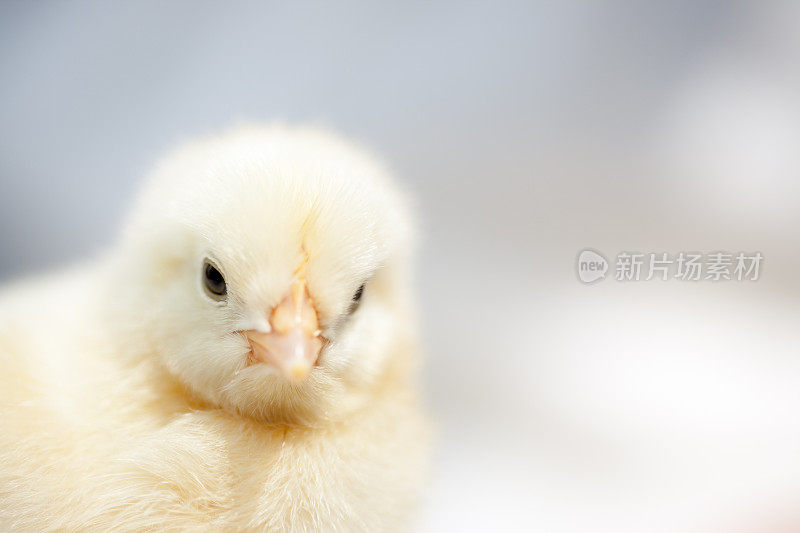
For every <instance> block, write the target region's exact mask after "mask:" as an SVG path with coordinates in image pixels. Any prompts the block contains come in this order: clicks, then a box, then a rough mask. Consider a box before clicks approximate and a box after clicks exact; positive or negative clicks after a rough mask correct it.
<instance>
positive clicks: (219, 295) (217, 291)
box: [203, 261, 228, 300]
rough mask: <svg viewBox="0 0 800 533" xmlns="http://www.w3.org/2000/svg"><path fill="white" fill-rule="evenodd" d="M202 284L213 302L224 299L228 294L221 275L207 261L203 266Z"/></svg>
mask: <svg viewBox="0 0 800 533" xmlns="http://www.w3.org/2000/svg"><path fill="white" fill-rule="evenodd" d="M203 284H204V285H205V288H206V290H207V291H208V293H209V295H210V296H211V297H212V298H214V299H215V300H222V299H224V298H225V295H226V294H227V292H228V287H227V285H226V284H225V278H224V277H222V273H221V272H220V271H219V270H218V269H217V267H215V266H214V265H212V264H211V263H209V262H208V261H206V262H205V264H204V265H203Z"/></svg>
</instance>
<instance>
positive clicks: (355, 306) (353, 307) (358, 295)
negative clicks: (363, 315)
mask: <svg viewBox="0 0 800 533" xmlns="http://www.w3.org/2000/svg"><path fill="white" fill-rule="evenodd" d="M362 296H364V285H361V286H360V287H359V288H358V290H357V291H356V292H355V294H353V301H352V302H351V303H350V309H349V312H350V313H354V312H355V310H356V309H358V304H359V303H361V297H362Z"/></svg>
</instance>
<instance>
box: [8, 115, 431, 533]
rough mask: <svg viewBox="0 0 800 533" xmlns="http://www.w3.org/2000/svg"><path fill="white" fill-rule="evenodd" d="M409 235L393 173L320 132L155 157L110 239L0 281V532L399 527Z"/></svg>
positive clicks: (404, 491)
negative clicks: (52, 265)
mask: <svg viewBox="0 0 800 533" xmlns="http://www.w3.org/2000/svg"><path fill="white" fill-rule="evenodd" d="M411 244H412V231H411V223H410V217H409V213H408V211H407V207H406V204H405V202H404V200H403V197H402V195H401V194H400V191H399V190H398V189H397V187H396V185H395V184H394V183H393V182H392V181H391V179H390V178H389V177H388V176H387V173H386V171H385V170H384V168H383V167H382V166H381V165H380V164H379V163H377V162H376V161H375V160H374V159H373V158H372V157H370V156H369V155H368V154H366V153H365V152H363V151H362V150H361V149H360V148H358V147H356V146H354V145H353V144H351V143H349V142H346V141H344V140H341V139H340V138H338V137H337V136H335V135H333V134H330V133H327V132H324V131H320V130H317V129H313V128H289V127H284V126H280V125H274V126H265V127H261V126H250V127H241V128H237V129H235V130H233V131H230V132H228V133H226V134H224V135H222V136H219V137H212V138H206V139H202V140H199V141H196V142H194V143H192V144H189V145H188V146H185V147H183V148H181V149H180V150H178V151H177V152H176V153H175V154H174V155H172V156H171V157H168V158H167V159H165V160H164V161H162V162H161V163H160V164H159V165H158V166H157V168H156V170H155V172H154V173H153V174H152V176H151V177H150V179H149V182H148V183H147V186H146V187H145V189H144V191H143V193H142V195H141V197H140V198H139V200H138V202H137V204H136V206H135V209H134V210H133V212H132V216H131V217H130V218H129V220H128V223H127V225H126V229H125V231H124V232H123V235H122V236H121V238H120V239H119V241H118V243H117V244H116V245H115V246H113V247H112V249H110V250H109V251H108V252H107V253H105V254H103V255H102V256H101V257H98V258H96V259H95V260H92V261H88V262H87V263H86V264H85V265H82V266H80V267H76V268H72V269H70V270H69V271H67V272H62V273H59V274H56V275H53V276H50V277H47V278H45V279H33V280H30V281H22V282H18V283H16V284H14V285H12V286H9V287H6V288H5V289H4V290H3V291H2V295H0V530H3V531H6V530H22V531H29V530H30V531H50V530H67V531H77V530H81V531H85V530H88V531H147V530H159V531H160V530H199V531H206V530H207V531H247V530H256V531H393V530H402V529H404V528H406V527H408V524H409V518H410V517H411V516H412V512H413V508H414V504H415V502H416V500H417V499H418V492H419V490H420V488H421V484H422V480H423V477H424V471H425V464H426V458H427V446H426V443H427V440H428V424H427V422H426V418H425V416H424V415H423V412H422V410H421V408H420V406H419V401H418V396H417V392H416V389H415V374H416V371H415V366H416V361H417V343H416V338H415V332H414V326H413V324H414V318H413V312H412V311H413V310H412V308H411V304H410V301H409V300H410V298H409V294H410V287H409V252H410V250H409V248H410V246H411Z"/></svg>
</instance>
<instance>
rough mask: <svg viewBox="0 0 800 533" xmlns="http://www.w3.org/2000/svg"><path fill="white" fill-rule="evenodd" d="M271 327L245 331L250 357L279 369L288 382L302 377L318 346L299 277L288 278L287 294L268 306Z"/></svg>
mask: <svg viewBox="0 0 800 533" xmlns="http://www.w3.org/2000/svg"><path fill="white" fill-rule="evenodd" d="M269 323H270V326H271V327H272V330H271V331H270V332H268V333H265V332H261V331H254V330H250V331H245V332H244V334H245V335H246V336H247V340H248V341H250V346H251V349H252V359H253V360H254V361H255V362H257V363H266V364H268V365H271V366H273V367H275V368H276V369H277V370H279V371H280V372H281V373H282V374H283V375H284V376H285V377H286V378H288V379H289V380H290V381H292V382H295V383H297V382H300V381H302V380H304V379H305V378H306V376H307V375H308V373H309V372H310V371H311V368H312V367H313V366H314V364H315V363H316V362H317V358H318V357H319V352H320V350H321V349H322V342H323V339H322V337H321V336H320V330H319V322H318V320H317V310H316V309H315V308H314V305H313V303H312V302H311V298H310V296H309V294H308V288H307V286H306V281H305V279H303V278H302V277H301V278H299V279H295V281H294V282H292V287H291V290H290V292H289V294H288V295H286V297H285V298H284V299H283V300H282V301H281V302H280V303H279V304H278V305H277V306H276V307H275V308H274V309H273V310H272V313H271V314H270V319H269Z"/></svg>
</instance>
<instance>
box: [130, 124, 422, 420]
mask: <svg viewBox="0 0 800 533" xmlns="http://www.w3.org/2000/svg"><path fill="white" fill-rule="evenodd" d="M409 244H410V225H409V219H408V215H407V212H406V207H405V204H404V202H403V200H402V197H401V194H400V193H399V191H398V190H397V188H396V186H395V185H394V183H393V182H392V181H391V180H390V179H389V178H388V177H387V175H386V172H385V171H384V170H383V168H382V167H381V165H379V164H378V163H376V162H375V161H374V160H373V159H372V158H370V157H369V156H368V155H366V154H365V153H364V152H363V151H362V150H361V149H360V148H358V147H356V146H353V145H351V144H349V143H347V142H345V141H342V140H340V139H339V138H338V137H336V136H334V135H332V134H329V133H325V132H322V131H318V130H315V129H302V128H301V129H293V128H286V127H281V126H269V127H247V128H239V129H236V130H233V131H231V132H228V133H226V134H223V135H221V136H219V137H213V138H208V139H204V140H201V141H197V142H195V143H193V144H190V145H188V146H185V147H184V148H182V149H180V150H178V151H177V152H176V153H175V154H174V155H172V156H171V157H168V158H167V159H165V160H164V161H163V162H162V163H161V164H160V165H158V167H157V169H156V171H155V172H154V174H153V175H152V176H151V178H150V180H149V183H148V184H147V186H146V188H145V190H144V192H143V194H142V197H141V199H140V201H139V203H138V205H137V206H136V209H135V210H134V212H133V215H132V217H131V220H130V223H129V225H128V228H127V231H126V233H125V237H124V239H123V241H122V246H121V250H120V254H118V256H119V259H118V261H117V264H118V268H117V269H116V270H117V271H118V272H119V273H120V275H121V276H120V277H119V278H117V281H116V283H115V294H117V295H118V304H117V308H118V309H119V312H120V313H121V314H122V315H123V317H124V318H123V319H122V320H123V321H124V322H125V324H126V326H125V328H123V329H122V331H121V332H120V333H119V334H118V336H119V337H120V338H121V339H122V340H123V342H124V343H125V344H127V345H128V346H127V349H128V350H129V351H132V352H138V353H139V355H140V356H143V357H149V358H155V359H156V360H157V361H159V362H160V363H161V364H162V366H163V368H166V369H167V371H168V372H169V373H170V374H172V375H173V376H174V377H175V378H177V379H178V380H179V381H180V382H181V383H182V384H183V385H184V386H185V387H186V389H188V390H189V391H191V392H192V393H193V394H194V395H195V396H196V397H198V398H200V399H202V400H203V401H205V402H208V403H210V404H212V405H217V406H220V407H223V408H225V409H228V410H230V411H234V412H238V413H242V414H246V415H249V416H254V417H258V418H263V419H267V420H270V421H309V420H313V419H314V418H315V417H319V416H326V415H327V414H328V413H329V412H330V411H331V410H332V409H335V408H339V407H341V406H342V405H344V404H346V403H347V401H348V398H352V397H355V396H357V394H355V393H356V392H357V391H362V390H365V389H368V388H369V387H371V386H374V385H375V383H377V382H378V381H379V380H380V379H381V377H382V376H383V375H384V374H385V373H386V372H387V369H388V368H390V365H391V363H392V360H393V359H394V358H396V357H395V355H396V354H398V353H401V351H400V350H399V348H400V346H401V345H402V344H403V343H404V342H407V340H408V336H409V334H410V332H409V327H410V325H409V315H408V307H407V302H406V297H407V293H408V287H407V262H408V248H409ZM398 357H399V356H398ZM348 392H353V393H354V394H351V395H348V394H347V393H348Z"/></svg>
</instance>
